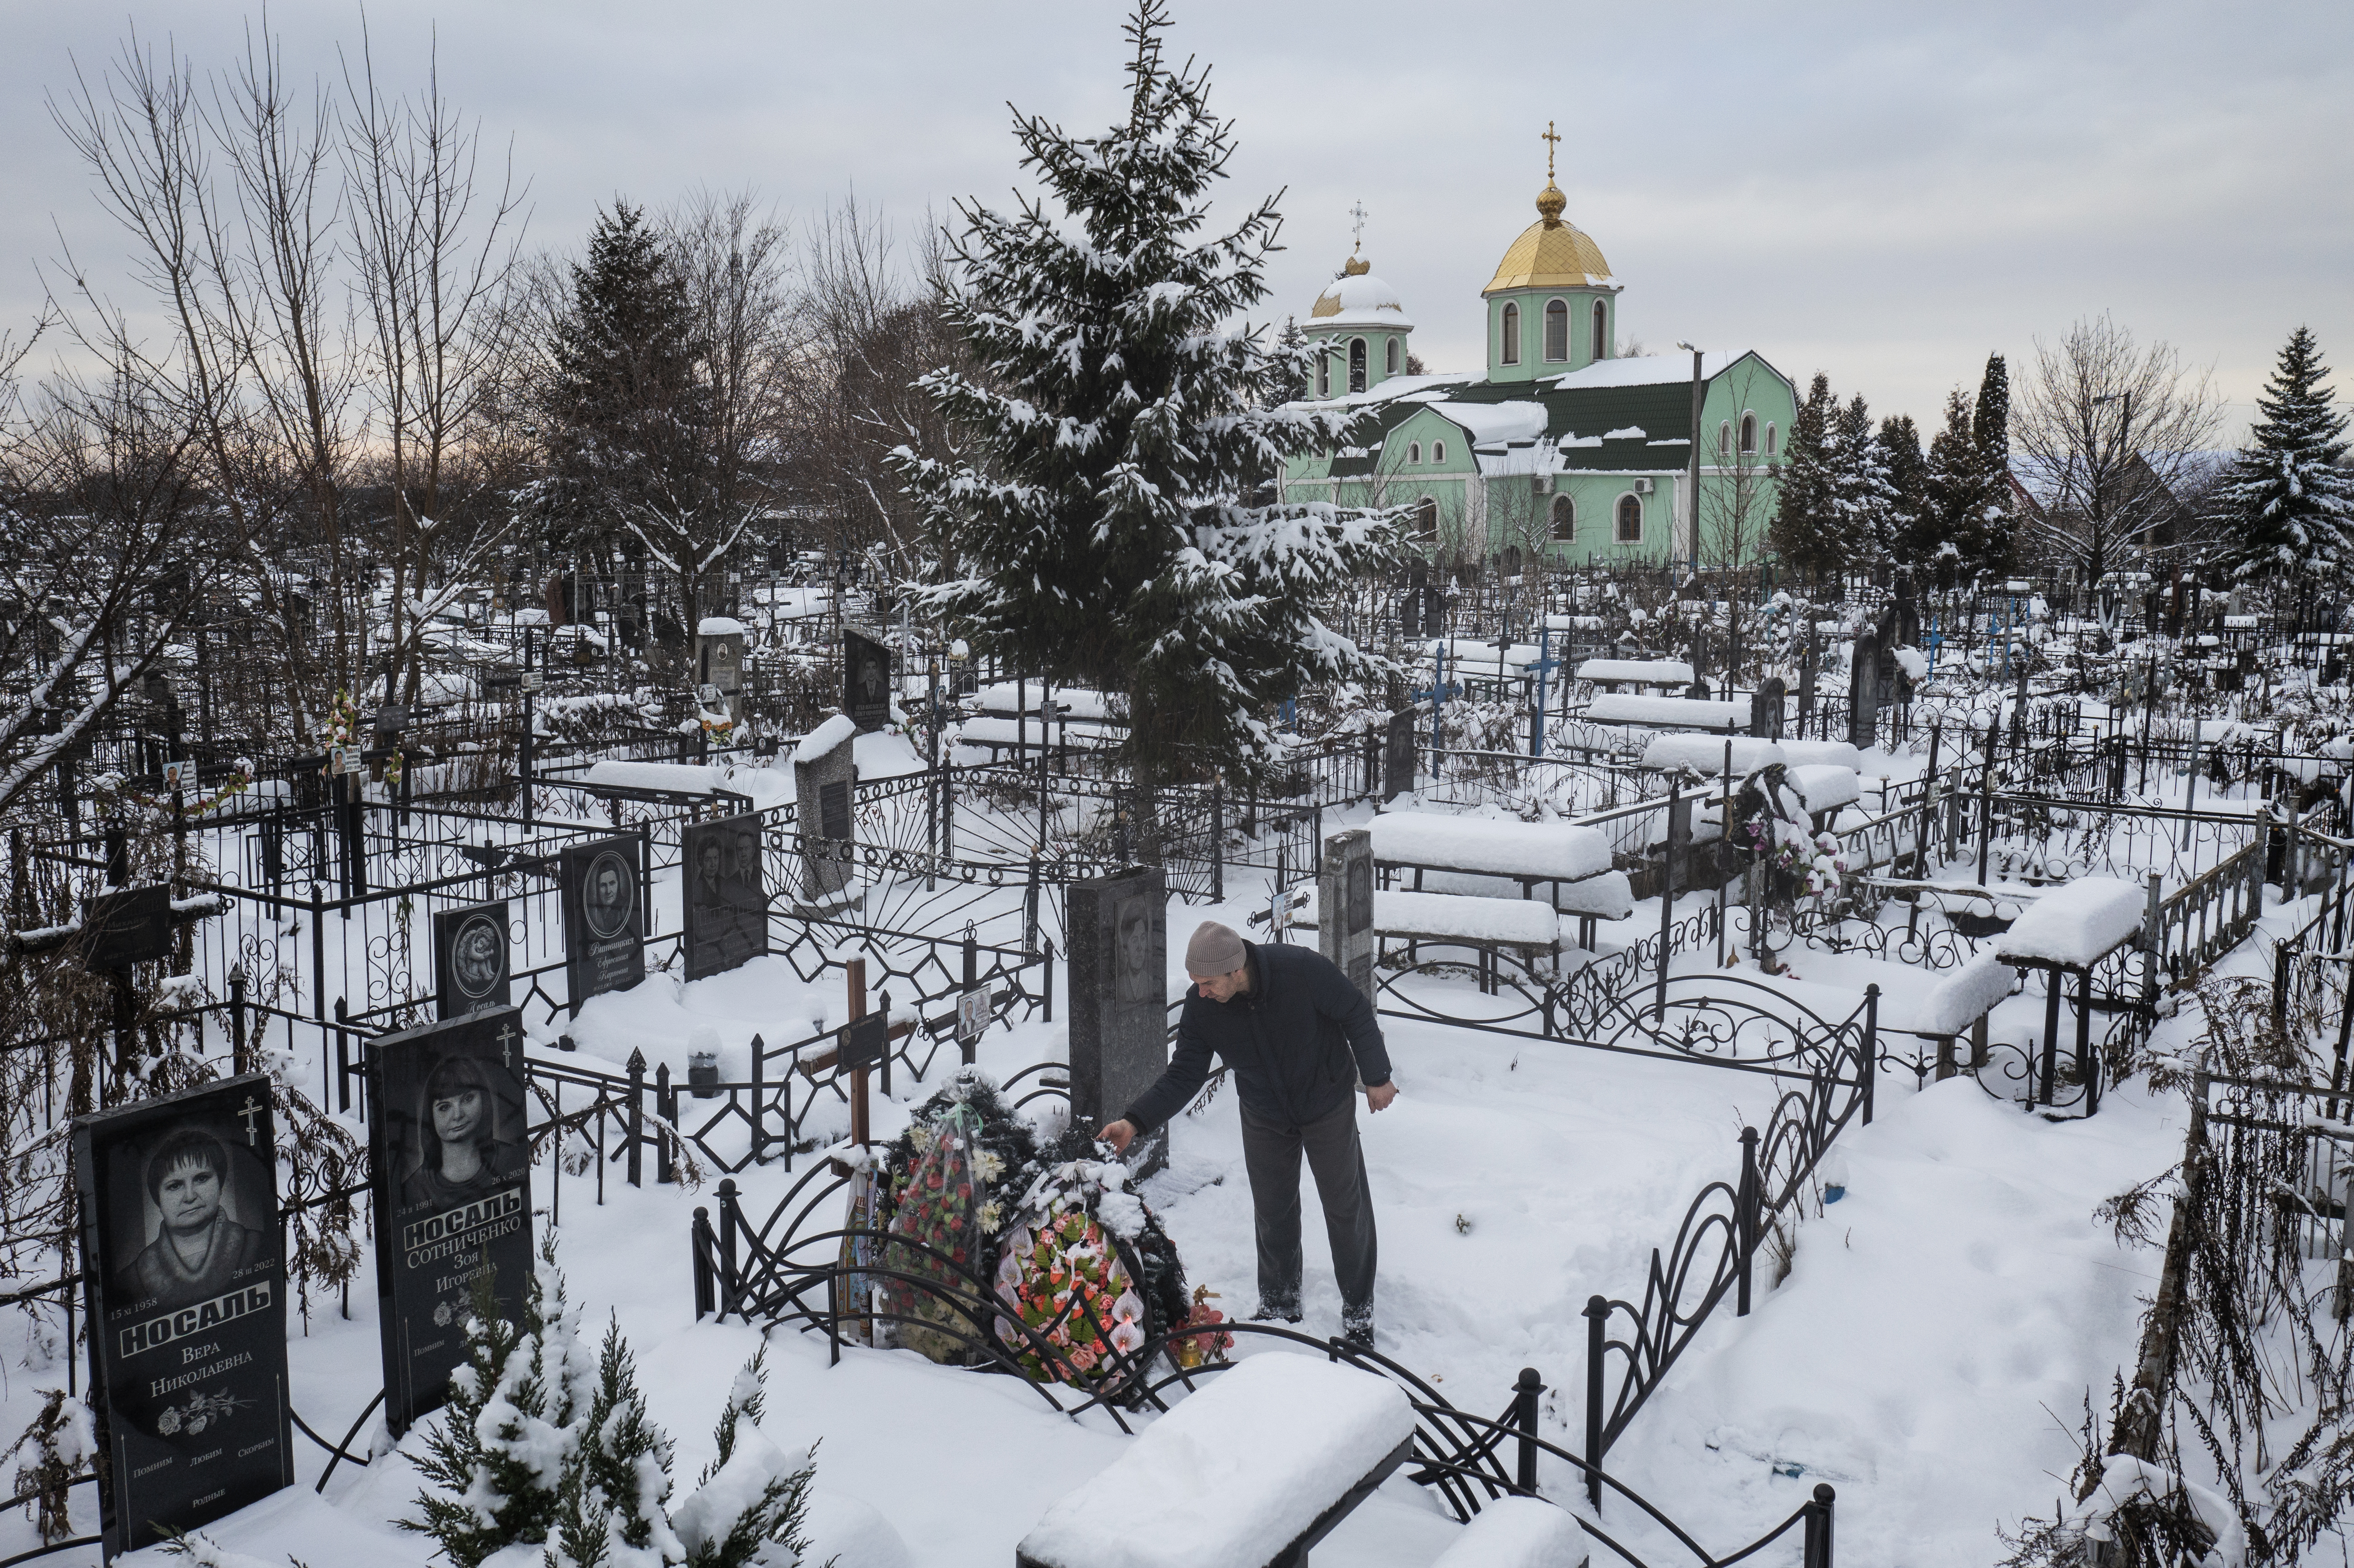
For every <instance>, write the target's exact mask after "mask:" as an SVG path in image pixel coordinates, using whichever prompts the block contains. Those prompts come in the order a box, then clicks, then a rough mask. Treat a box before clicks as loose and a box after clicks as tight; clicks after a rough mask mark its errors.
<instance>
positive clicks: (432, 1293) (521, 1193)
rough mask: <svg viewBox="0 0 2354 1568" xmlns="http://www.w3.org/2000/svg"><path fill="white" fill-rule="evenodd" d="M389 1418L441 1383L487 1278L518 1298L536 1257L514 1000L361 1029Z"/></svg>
mask: <svg viewBox="0 0 2354 1568" xmlns="http://www.w3.org/2000/svg"><path fill="white" fill-rule="evenodd" d="M367 1072H368V1103H369V1105H370V1107H372V1114H371V1115H370V1117H369V1118H368V1142H369V1156H370V1170H371V1171H373V1172H374V1186H375V1197H376V1214H377V1221H376V1301H377V1307H378V1309H379V1312H378V1315H379V1318H380V1320H381V1323H382V1337H383V1348H384V1409H385V1422H386V1425H387V1428H388V1429H389V1430H391V1431H392V1432H393V1433H394V1434H395V1435H396V1436H397V1435H398V1434H400V1433H402V1432H406V1431H407V1430H408V1427H409V1426H410V1425H411V1424H412V1423H414V1422H415V1421H416V1420H417V1418H418V1417H419V1416H420V1415H423V1414H427V1413H428V1412H429V1411H432V1410H436V1409H439V1408H440V1405H441V1404H442V1402H443V1401H444V1400H445V1399H446V1398H447V1397H448V1395H449V1383H450V1373H451V1371H452V1370H453V1369H455V1368H456V1367H457V1366H458V1365H459V1363H460V1362H461V1361H463V1360H464V1358H465V1334H464V1325H465V1319H466V1317H467V1315H468V1314H469V1313H470V1312H472V1310H473V1304H474V1296H475V1292H476V1290H477V1289H478V1288H479V1286H480V1282H482V1280H483V1279H485V1278H487V1279H488V1280H489V1283H490V1289H491V1295H492V1298H493V1300H494V1301H496V1302H497V1304H498V1308H499V1310H500V1311H501V1312H503V1313H515V1312H520V1311H521V1310H522V1306H523V1292H524V1285H525V1280H526V1279H527V1278H528V1277H529V1276H530V1272H531V1268H532V1250H531V1145H530V1141H529V1136H530V1129H529V1123H528V1121H527V1119H526V1118H527V1111H526V1107H525V1101H524V1094H525V1065H524V1056H523V1029H522V1013H521V1012H520V1011H519V1010H517V1009H515V1008H513V1007H502V1008H495V1009H489V1010H485V1011H483V1012H471V1013H468V1014H466V1015H464V1016H463V1017H460V1018H454V1019H450V1020H447V1021H445V1022H440V1023H429V1024H426V1025H424V1026H423V1027H421V1028H418V1029H410V1030H404V1031H403V1032H401V1033H398V1034H387V1035H384V1036H382V1037H381V1038H379V1039H376V1040H374V1041H371V1042H370V1043H369V1044H368V1054H367Z"/></svg>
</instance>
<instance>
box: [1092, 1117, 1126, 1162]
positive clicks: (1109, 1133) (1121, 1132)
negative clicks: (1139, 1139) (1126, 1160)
mask: <svg viewBox="0 0 2354 1568" xmlns="http://www.w3.org/2000/svg"><path fill="white" fill-rule="evenodd" d="M1096 1139H1097V1141H1098V1142H1102V1143H1108V1144H1110V1145H1111V1146H1112V1148H1114V1149H1116V1150H1119V1152H1120V1153H1122V1154H1125V1153H1127V1152H1128V1146H1129V1144H1130V1143H1131V1142H1133V1141H1134V1140H1135V1139H1136V1124H1135V1123H1134V1122H1131V1121H1126V1120H1122V1121H1115V1122H1110V1123H1108V1124H1107V1125H1106V1126H1105V1128H1104V1129H1103V1130H1102V1131H1101V1132H1099V1133H1097V1134H1096Z"/></svg>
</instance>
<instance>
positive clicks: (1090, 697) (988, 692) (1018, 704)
mask: <svg viewBox="0 0 2354 1568" xmlns="http://www.w3.org/2000/svg"><path fill="white" fill-rule="evenodd" d="M1042 697H1043V698H1046V699H1048V700H1050V701H1052V702H1053V703H1054V705H1055V714H1056V715H1058V718H1059V717H1070V718H1075V719H1094V720H1098V721H1100V720H1104V719H1108V718H1110V717H1111V705H1110V703H1109V702H1108V700H1107V699H1106V698H1105V696H1104V694H1102V693H1101V692H1098V691H1094V690H1091V689H1089V688H1087V687H1085V686H1073V687H1071V688H1070V689H1069V690H1067V691H1065V690H1061V689H1058V688H1050V687H1047V686H1045V685H1043V684H1041V683H1038V682H1036V681H1024V682H1022V683H1019V684H1018V685H1017V684H1016V683H1013V682H1012V681H999V682H996V683H993V684H991V685H986V686H983V687H982V688H981V690H980V691H979V692H977V693H975V694H974V697H973V701H974V704H975V705H977V706H978V707H979V708H980V709H981V712H982V713H985V714H1019V713H1027V714H1028V715H1030V717H1031V720H1032V722H1036V720H1037V717H1038V703H1039V699H1041V698H1042Z"/></svg>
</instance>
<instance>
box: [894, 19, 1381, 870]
mask: <svg viewBox="0 0 2354 1568" xmlns="http://www.w3.org/2000/svg"><path fill="white" fill-rule="evenodd" d="M1168 26H1169V23H1168V16H1167V13H1166V9H1165V7H1164V5H1162V4H1161V0H1140V3H1139V5H1138V6H1137V8H1136V10H1135V11H1134V12H1133V13H1132V14H1131V15H1130V16H1129V20H1128V22H1127V25H1126V27H1125V31H1126V33H1127V36H1128V37H1129V40H1130V42H1131V44H1132V46H1133V53H1132V56H1131V58H1130V60H1129V67H1128V71H1127V76H1128V91H1127V95H1126V97H1127V106H1128V113H1127V117H1126V119H1125V120H1124V121H1123V122H1121V123H1119V124H1117V125H1114V126H1113V127H1111V128H1110V129H1109V130H1108V131H1107V132H1104V133H1103V134H1101V135H1098V136H1096V137H1092V138H1088V139H1084V140H1080V139H1074V138H1072V137H1069V136H1066V134H1065V133H1064V132H1062V131H1061V130H1060V129H1059V128H1057V127H1056V126H1055V125H1054V124H1052V123H1051V122H1048V121H1046V120H1044V119H1042V118H1039V117H1037V116H1034V115H1022V116H1020V117H1018V118H1017V120H1016V122H1015V129H1014V134H1015V139H1016V140H1017V141H1018V142H1019V143H1020V144H1021V147H1022V152H1023V157H1022V164H1023V168H1024V169H1025V170H1027V171H1029V172H1030V173H1031V174H1032V175H1034V177H1035V179H1036V181H1037V183H1038V185H1040V187H1042V190H1043V192H1044V196H1043V198H1041V199H1031V198H1027V197H1024V198H1023V199H1022V202H1021V205H1020V207H1019V210H1018V211H1015V212H1013V213H1011V214H1001V213H999V212H995V211H992V210H990V209H988V208H985V207H977V206H975V207H964V208H962V209H961V210H962V213H963V216H964V218H965V220H966V221H965V228H964V230H963V232H962V233H961V234H960V235H959V236H957V237H955V238H953V240H952V241H951V245H952V250H953V255H954V260H955V261H956V263H957V276H956V278H955V280H954V281H953V282H952V283H951V284H950V286H949V289H948V291H947V294H946V297H945V299H944V301H943V305H942V308H943V310H944V312H945V313H946V314H947V316H948V318H949V321H950V322H951V323H953V324H954V325H955V327H956V328H957V329H958V330H959V331H960V333H961V334H962V335H963V336H964V338H965V339H966V341H967V343H968V344H969V345H970V350H971V354H972V357H973V358H974V360H975V361H976V362H978V363H979V364H981V366H984V367H985V374H984V375H983V376H966V375H962V374H960V373H957V372H955V371H953V370H942V371H938V372H936V373H935V374H933V375H932V376H928V377H926V379H925V382H924V386H925V387H926V388H927V389H928V392H929V393H930V395H931V396H932V397H933V398H934V399H935V401H936V402H937V403H938V407H939V408H940V409H941V411H942V412H943V414H944V415H946V416H947V418H949V420H950V421H951V422H952V423H953V424H954V425H955V426H956V427H957V429H959V431H960V434H961V437H962V439H963V440H962V450H961V452H960V455H959V456H958V458H956V459H955V460H953V461H938V460H933V459H926V458H921V457H918V456H917V455H916V454H915V453H913V452H911V451H908V450H904V449H903V450H900V451H899V452H896V453H895V454H894V459H893V461H894V466H895V468H896V471H897V472H898V473H899V475H900V477H901V479H902V481H903V482H905V484H906V485H907V489H908V492H909V493H910V494H911V495H912V496H913V497H914V498H915V500H916V502H917V504H918V505H919V506H920V507H921V508H922V509H923V510H924V512H925V514H927V518H928V522H929V524H930V525H931V527H932V529H933V534H934V536H935V537H937V538H938V539H941V540H942V541H944V542H945V543H946V545H947V547H948V550H949V552H950V553H951V558H950V559H949V561H947V562H945V563H944V566H945V567H946V570H947V580H946V581H944V582H942V583H939V584H938V585H936V586H935V587H934V588H931V589H930V590H928V593H927V594H926V596H925V597H926V599H927V600H928V603H929V604H930V605H931V606H933V607H934V608H936V609H939V610H941V611H943V612H945V613H947V614H949V615H952V616H954V617H956V618H958V619H959V620H961V621H963V622H964V623H965V624H966V625H968V626H970V627H971V628H972V631H971V633H970V635H971V637H972V640H973V641H975V642H976V643H977V644H978V645H980V646H981V647H984V648H987V649H988V650H990V651H991V652H994V653H996V654H997V655H998V656H999V657H1000V658H1002V659H1004V660H1006V661H1008V662H1011V663H1013V665H1014V666H1015V667H1016V668H1024V669H1027V670H1029V671H1031V672H1033V673H1039V674H1043V675H1045V676H1047V677H1049V678H1051V679H1055V680H1058V681H1067V682H1075V683H1088V684H1093V685H1097V686H1099V687H1101V688H1103V689H1105V690H1108V691H1114V692H1124V693H1125V694H1126V696H1127V718H1128V731H1127V735H1126V738H1125V739H1124V741H1123V742H1122V746H1121V756H1120V760H1121V761H1123V762H1124V763H1125V764H1126V765H1127V766H1128V768H1129V771H1130V775H1131V777H1133V778H1134V779H1136V780H1137V781H1138V782H1139V783H1140V784H1141V785H1145V786H1148V787H1157V786H1158V785H1159V784H1161V783H1162V782H1164V781H1167V780H1170V779H1175V778H1178V777H1181V776H1182V775H1185V774H1188V773H1192V772H1195V771H1197V770H1200V769H1203V768H1213V767H1214V768H1222V769H1225V770H1226V771H1228V772H1230V773H1234V774H1237V775H1244V776H1247V775H1251V774H1254V773H1256V772H1257V771H1258V770H1259V769H1260V768H1262V766H1263V762H1264V758H1265V755H1266V751H1267V744H1268V741H1269V738H1270V732H1269V730H1268V728H1267V716H1268V715H1270V714H1271V712H1272V710H1273V708H1274V705H1276V704H1278V703H1279V702H1281V701H1282V700H1283V699H1284V698H1286V697H1288V696H1290V695H1292V694H1295V693H1297V692H1298V691H1299V690H1300V689H1301V687H1302V686H1303V685H1304V684H1305V683H1307V682H1308V681H1310V679H1316V678H1322V679H1364V678H1369V677H1373V676H1375V675H1378V674H1380V673H1384V666H1383V665H1382V663H1381V662H1380V661H1379V660H1378V658H1377V657H1375V656H1373V655H1370V654H1368V653H1367V652H1365V651H1363V650H1362V649H1360V648H1359V647H1358V646H1357V644H1356V643H1355V642H1353V641H1351V640H1350V639H1348V638H1346V637H1344V636H1342V635H1341V633H1340V632H1339V631H1337V630H1334V629H1333V628H1331V627H1328V626H1326V625H1324V624H1323V623H1322V622H1321V621H1320V620H1319V619H1318V616H1317V613H1316V610H1315V608H1314V607H1315V605H1316V603H1317V601H1318V600H1319V599H1320V597H1321V596H1322V595H1323V594H1324V593H1325V592H1326V591H1327V590H1329V589H1330V588H1332V587H1333V586H1335V585H1336V584H1338V583H1340V582H1341V581H1342V580H1344V579H1345V578H1347V577H1351V576H1352V575H1355V574H1359V573H1363V572H1368V571H1373V570H1377V569H1380V568H1382V567H1386V566H1388V565H1390V564H1391V563H1392V562H1393V561H1394V559H1396V558H1397V557H1398V556H1400V555H1401V554H1402V551H1403V547H1404V546H1403V543H1402V537H1401V532H1402V531H1401V529H1400V528H1399V526H1398V523H1399V521H1400V519H1399V518H1398V517H1397V516H1396V515H1395V514H1392V513H1388V512H1379V513H1369V512H1355V511H1349V510H1344V509H1341V508H1337V507H1334V506H1331V505H1330V504H1295V505H1278V504H1272V503H1267V504H1253V501H1254V497H1253V496H1252V495H1251V493H1250V485H1251V482H1252V481H1253V480H1254V479H1255V478H1257V476H1260V475H1264V474H1266V473H1267V472H1269V471H1271V470H1272V469H1273V467H1274V466H1275V465H1276V464H1277V463H1278V462H1279V461H1281V460H1282V459H1283V458H1284V457H1286V456H1288V455H1290V454H1293V453H1296V452H1301V451H1306V450H1315V449H1320V448H1329V447H1331V446H1334V445H1338V444H1340V443H1341V440H1343V438H1344V436H1345V434H1346V431H1347V430H1348V429H1349V424H1350V420H1349V418H1348V416H1347V415H1346V414H1345V413H1340V412H1327V411H1311V410H1303V409H1300V408H1291V407H1284V406H1280V405H1278V404H1277V402H1276V401H1275V399H1276V397H1278V395H1279V394H1280V393H1281V392H1282V391H1284V390H1285V389H1286V388H1287V387H1291V386H1293V385H1296V382H1295V379H1294V378H1295V377H1296V376H1299V375H1300V374H1301V371H1302V363H1301V355H1300V353H1299V350H1298V349H1296V348H1293V349H1287V348H1282V347H1275V348H1270V347H1269V346H1268V345H1267V344H1266V342H1265V341H1264V340H1263V334H1262V331H1261V329H1258V328H1255V327H1242V328H1235V327H1230V326H1229V325H1228V324H1227V323H1231V322H1233V321H1235V318H1236V317H1237V316H1239V315H1240V314H1241V313H1244V312H1246V311H1247V310H1248V309H1250V308H1251V307H1252V306H1253V305H1255V304H1257V302H1259V301H1260V300H1262V299H1263V298H1264V297H1265V295H1266V292H1267V285H1266V267H1267V260H1268V257H1269V253H1270V251H1271V249H1272V248H1273V244H1274V238H1275V234H1276V229H1277V227H1278V223H1279V222H1280V218H1279V217H1278V214H1277V211H1276V207H1275V202H1274V199H1273V198H1271V197H1270V198H1268V199H1267V200H1266V201H1263V202H1261V203H1260V204H1259V205H1258V206H1257V207H1255V208H1253V209H1252V210H1251V211H1250V212H1249V213H1248V214H1247V215H1246V217H1244V218H1243V219H1242V221H1241V222H1240V224H1239V225H1237V226H1236V227H1235V228H1232V229H1229V230H1228V231H1226V232H1225V233H1223V234H1216V235H1212V236H1209V237H1206V238H1204V237H1203V231H1204V227H1205V225H1206V224H1207V222H1208V217H1209V213H1208V207H1207V196H1208V193H1209V191H1210V188H1211V186H1212V185H1213V183H1214V181H1216V180H1218V179H1220V178H1223V177H1224V176H1225V167H1226V163H1227V160H1228V159H1229V158H1230V157H1231V156H1232V155H1233V152H1234V138H1233V128H1232V126H1231V124H1229V123H1228V122H1222V121H1219V120H1217V119H1215V118H1214V117H1213V116H1212V115H1211V113H1210V111H1209V105H1208V101H1207V90H1208V78H1207V75H1206V73H1205V72H1203V71H1199V70H1196V69H1193V68H1192V67H1190V66H1189V67H1187V68H1186V69H1182V70H1172V69H1170V68H1169V67H1168V66H1167V65H1165V64H1164V63H1163V61H1162V58H1161V48H1162V35H1163V34H1164V33H1165V32H1166V31H1167V29H1168ZM1145 798H1146V800H1148V801H1149V800H1150V789H1149V788H1148V791H1147V794H1146V797H1145ZM1148 837H1149V835H1148Z"/></svg>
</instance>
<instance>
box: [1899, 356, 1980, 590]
mask: <svg viewBox="0 0 2354 1568" xmlns="http://www.w3.org/2000/svg"><path fill="white" fill-rule="evenodd" d="M1925 478H1926V481H1927V483H1928V487H1929V514H1930V527H1931V530H1932V536H1931V538H1930V540H1929V543H1928V546H1927V548H1926V549H1925V550H1923V551H1921V552H1920V554H1919V555H1918V556H1916V562H1917V564H1918V565H1920V566H1921V567H1923V568H1924V569H1925V570H1930V571H1933V572H1934V573H1935V578H1936V581H1937V583H1938V585H1939V586H1940V587H1942V588H1951V587H1953V586H1955V582H1956V579H1957V578H1959V579H1967V578H1968V577H1970V576H1971V575H1972V574H1973V573H1974V572H1975V571H1976V570H1977V569H1978V561H1977V551H1976V549H1975V542H1976V535H1975V533H1974V531H1973V530H1974V528H1975V520H1976V519H1977V517H1978V514H1979V511H1980V505H1979V497H1980V496H1981V494H1982V493H1984V491H1985V482H1984V478H1983V476H1982V475H1981V473H1980V471H1979V469H1978V443H1977V442H1975V441H1973V440H1971V439H1970V397H1969V394H1968V393H1967V392H1965V391H1963V390H1962V389H1961V388H1960V387H1955V388H1954V389H1953V390H1952V391H1951V392H1948V393H1946V428H1945V429H1942V430H1939V431H1938V432H1937V433H1936V435H1935V437H1934V438H1933V439H1932V440H1930V442H1929V461H1928V471H1927V474H1926V476H1925ZM1932 563H1935V564H1934V565H1932Z"/></svg>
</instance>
